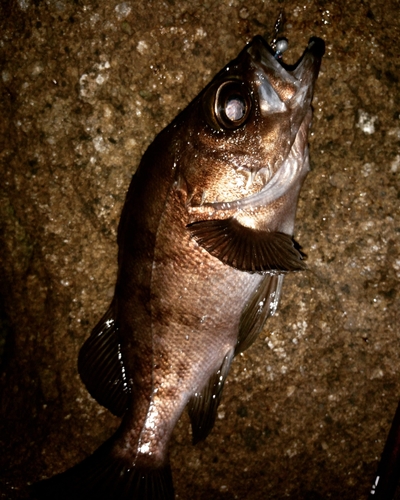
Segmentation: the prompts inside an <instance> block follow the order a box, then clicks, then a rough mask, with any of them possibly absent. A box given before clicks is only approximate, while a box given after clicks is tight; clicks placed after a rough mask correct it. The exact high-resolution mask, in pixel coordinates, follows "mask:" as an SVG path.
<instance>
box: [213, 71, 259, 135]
mask: <svg viewBox="0 0 400 500" xmlns="http://www.w3.org/2000/svg"><path fill="white" fill-rule="evenodd" d="M251 104H252V101H251V96H250V91H249V89H248V88H247V86H246V85H245V84H244V82H241V81H234V80H229V81H226V82H224V83H223V84H222V85H220V86H219V87H218V90H217V92H216V94H215V103H214V112H215V116H216V118H217V121H218V123H219V125H220V126H221V127H223V128H228V129H235V128H238V127H240V126H241V125H243V124H244V123H245V121H246V120H247V118H248V117H249V114H250V110H251Z"/></svg>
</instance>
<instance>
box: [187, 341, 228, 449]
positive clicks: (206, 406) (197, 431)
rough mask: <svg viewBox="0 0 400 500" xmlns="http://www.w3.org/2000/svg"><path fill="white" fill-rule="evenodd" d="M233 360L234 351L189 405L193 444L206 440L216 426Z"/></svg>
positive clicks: (192, 398) (225, 358) (226, 357)
mask: <svg viewBox="0 0 400 500" xmlns="http://www.w3.org/2000/svg"><path fill="white" fill-rule="evenodd" d="M232 359H233V350H232V351H230V352H229V353H228V354H227V355H226V356H225V357H224V360H223V362H222V365H221V368H220V369H219V370H218V371H217V372H216V373H213V374H212V375H211V377H210V378H209V380H208V382H207V384H206V385H205V386H204V388H203V389H202V390H201V391H200V392H196V394H194V395H193V396H192V397H191V398H190V400H189V403H188V410H189V417H190V421H191V423H192V441H193V444H196V443H198V442H199V441H203V440H204V439H206V437H207V436H208V434H209V433H210V431H211V429H212V428H213V426H214V422H215V418H216V415H217V409H218V406H219V403H220V401H221V397H222V389H223V387H224V383H225V379H226V377H227V375H228V372H229V367H230V366H231V362H232Z"/></svg>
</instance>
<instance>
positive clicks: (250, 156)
mask: <svg viewBox="0 0 400 500" xmlns="http://www.w3.org/2000/svg"><path fill="white" fill-rule="evenodd" d="M323 53H324V42H323V41H322V40H321V39H318V38H312V39H311V40H310V41H309V44H308V46H307V48H306V50H305V51H304V53H303V55H302V56H301V58H300V59H299V61H298V62H297V63H296V64H294V65H292V66H289V65H286V64H284V63H283V61H282V60H281V59H279V58H278V57H277V54H276V53H275V52H274V51H273V50H272V48H271V47H270V46H269V45H268V44H267V42H266V41H265V40H264V39H263V38H262V37H261V36H257V37H255V38H254V39H253V40H252V41H251V43H249V44H248V45H247V46H246V47H245V48H244V49H243V50H242V52H241V53H240V54H239V56H238V57H237V58H236V59H234V60H233V61H231V62H230V63H229V64H228V65H227V66H225V68H223V69H222V70H221V71H220V72H219V73H218V74H217V75H216V77H215V78H214V79H213V81H212V82H211V83H210V84H209V85H208V86H207V87H206V88H205V89H204V91H203V92H202V93H201V94H200V95H199V96H198V97H197V98H196V99H195V100H194V101H193V102H192V104H191V105H190V106H189V107H188V108H187V110H186V113H187V114H186V119H185V120H184V122H185V125H184V129H182V130H181V134H180V137H181V139H180V141H179V147H178V148H176V151H178V158H177V162H176V164H177V165H178V168H177V184H176V185H177V186H178V188H180V189H182V190H183V191H184V192H185V196H186V203H187V206H188V207H189V211H190V213H191V214H192V216H193V218H194V219H193V220H195V219H199V218H200V219H201V218H203V219H204V217H206V218H215V217H217V218H222V217H224V216H226V215H227V214H226V213H225V215H224V211H229V212H230V213H231V212H232V211H235V212H236V213H238V212H240V213H241V217H242V219H243V220H245V219H246V217H247V218H248V212H249V211H251V212H252V213H253V214H254V212H255V211H256V212H258V213H259V214H260V217H258V218H257V217H254V216H252V217H251V219H252V220H251V221H250V222H249V224H250V225H252V226H255V225H257V220H258V221H261V220H262V221H263V222H262V225H263V226H264V228H267V229H268V230H283V231H284V232H289V233H290V231H291V230H292V226H293V222H294V212H295V208H296V204H297V198H298V193H299V190H300V187H301V185H302V183H303V181H304V178H305V176H306V174H307V171H308V168H309V163H308V148H307V138H308V130H309V127H310V123H311V115H312V112H311V101H312V96H313V89H314V84H315V81H316V78H317V75H318V71H319V68H320V63H321V58H322V55H323ZM285 196H286V198H285ZM271 204H272V205H273V206H272V207H271ZM278 205H279V207H280V210H278V212H279V213H281V216H279V217H277V213H278V212H277V207H278ZM293 205H294V209H293V208H292V207H293ZM266 207H268V210H267V211H269V213H270V216H266V210H265V208H266ZM279 207H278V208H279ZM285 207H286V208H285ZM261 212H263V214H262V216H261ZM274 214H275V215H274ZM288 214H289V215H290V216H288ZM291 215H293V216H291ZM273 218H274V219H275V222H274V221H273V220H272V219H273ZM283 219H285V221H286V222H285V221H284V220H283ZM289 219H290V220H289ZM291 219H293V221H291ZM255 221H256V222H255ZM271 224H272V226H271Z"/></svg>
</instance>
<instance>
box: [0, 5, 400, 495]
mask: <svg viewBox="0 0 400 500" xmlns="http://www.w3.org/2000/svg"><path fill="white" fill-rule="evenodd" d="M281 8H283V9H284V10H285V14H286V18H287V22H286V25H285V32H284V34H285V36H287V38H288V39H289V44H290V45H289V46H290V50H289V51H288V53H287V57H286V59H287V60H288V61H295V60H297V58H298V57H299V55H300V54H301V53H302V51H303V49H304V48H305V46H306V44H307V41H308V39H309V38H310V37H311V36H314V35H315V36H320V37H322V38H323V39H324V40H325V42H326V45H327V50H326V55H325V57H324V60H323V64H322V69H321V74H320V77H319V80H318V83H317V88H316V91H315V99H314V108H315V114H314V122H313V133H312V137H311V163H312V171H311V172H310V174H309V176H308V178H307V181H306V183H305V186H304V188H303V190H302V194H301V201H300V205H299V210H298V217H297V224H296V238H297V240H298V241H300V243H301V244H302V246H303V249H304V251H305V252H306V253H307V254H308V268H309V270H308V271H307V272H304V273H301V274H296V275H293V276H290V277H288V278H287V279H286V282H285V285H284V290H283V297H282V301H281V304H280V308H279V313H278V314H277V315H276V316H275V317H274V318H272V319H271V320H270V321H268V323H267V325H266V328H265V330H264V332H263V333H262V334H261V335H260V337H259V339H258V341H257V342H256V343H255V344H254V346H252V348H251V349H249V350H248V351H246V353H244V355H242V356H240V357H239V358H238V359H237V360H236V361H235V362H234V364H233V367H232V370H231V373H230V375H229V377H228V381H227V384H226V387H225V393H224V397H223V401H222V405H221V407H220V409H219V414H218V420H217V422H216V425H215V428H214V430H213V432H212V433H211V435H210V436H209V438H208V439H207V440H206V441H205V442H204V443H201V444H199V445H197V446H196V447H192V445H191V444H190V433H189V423H188V417H187V416H186V415H184V416H183V417H182V419H181V421H180V422H179V424H178V426H177V429H176V431H175V433H174V439H173V443H172V446H171V460H172V468H173V475H174V481H175V487H176V493H177V499H187V498H191V499H192V500H200V499H207V500H209V499H213V500H231V499H247V500H258V499H265V498H271V499H272V498H273V499H283V498H293V499H310V500H311V499H313V500H315V499H328V498H336V499H337V498H340V499H342V500H346V499H349V500H350V499H352V500H353V499H355V498H360V499H362V498H366V497H367V495H368V492H369V489H370V485H371V482H372V480H373V477H374V473H375V470H376V466H377V461H378V459H379V456H380V453H381V451H382V448H383V445H384V442H385V440H386V435H387V432H388V430H389V427H390V423H391V420H392V418H393V415H394V411H395V409H396V406H397V402H398V400H399V398H400V380H399V375H400V363H399V349H400V326H399V325H400V313H399V310H400V309H399V302H400V299H399V278H400V251H399V250H400V248H399V247H400V243H399V233H400V221H399V209H398V207H399V198H400V185H399V184H400V183H399V176H400V148H399V146H400V88H399V87H400V71H399V70H400V63H399V59H398V47H399V44H400V18H399V15H398V1H396V0H387V1H385V2H384V1H382V0H379V1H375V0H371V1H370V2H367V3H366V2H361V1H359V0H356V1H355V2H347V1H346V2H345V1H344V0H337V1H333V0H319V1H317V0H306V1H304V2H298V1H296V0H280V1H278V2H277V3H268V4H265V3H264V2H262V1H260V0H255V1H252V2H245V1H240V0H229V1H228V0H225V1H221V2H215V1H201V2H200V1H198V0H188V1H185V2H176V1H174V0H168V1H159V0H154V1H152V2H142V1H135V2H134V1H127V2H122V3H120V2H118V1H115V0H109V1H107V2H96V1H84V0H83V1H81V0H78V1H76V2H70V1H67V0H54V1H51V0H14V1H12V0H4V1H3V2H2V3H1V7H0V9H1V13H0V26H1V28H0V61H1V65H0V70H1V75H0V76H1V78H0V88H1V100H0V109H1V120H0V130H1V134H0V143H1V146H0V168H1V179H2V182H1V184H0V239H1V243H0V245H1V254H0V255H1V268H0V297H1V308H0V353H1V361H2V365H1V366H2V374H1V379H0V383H1V386H0V389H1V406H0V426H1V431H0V449H1V450H2V453H1V456H0V471H1V477H0V498H7V499H17V498H18V499H19V498H20V499H23V498H27V493H26V484H27V483H29V482H33V481H35V480H38V479H40V478H44V477H48V476H50V475H52V474H54V473H56V472H60V471H62V470H64V469H65V468H67V467H69V466H71V465H73V464H74V463H76V462H77V461H79V460H81V459H82V458H84V457H85V456H86V455H88V454H89V453H90V452H91V451H93V450H94V449H95V448H96V447H97V446H98V445H99V444H100V443H101V442H102V441H104V439H105V438H106V437H107V436H109V435H110V434H111V433H112V430H113V429H115V427H116V426H117V425H118V420H117V419H115V418H113V417H112V416H110V414H109V413H108V412H107V411H106V410H105V409H103V408H101V407H100V406H99V405H97V404H96V402H94V401H93V400H91V399H90V397H89V396H88V394H87V392H86V390H85V388H84V387H83V385H82V383H81V382H80V379H79V376H78V373H77V368H76V359H77V353H78V351H79V348H80V346H81V345H82V343H83V341H84V339H85V338H86V337H87V336H88V334H89V333H90V330H91V328H92V327H93V326H94V325H95V323H96V321H97V320H98V319H99V318H100V316H101V315H102V314H103V312H104V311H105V308H106V307H107V305H108V303H109V301H110V298H111V297H112V293H113V286H114V282H115V273H116V253H117V247H116V229H117V224H118V219H119V215H120V212H121V208H122V205H123V202H124V197H125V193H126V190H127V187H128V185H129V182H130V178H131V175H132V174H133V173H134V171H135V169H136V167H137V165H138V163H139V161H140V158H141V155H142V154H143V152H144V151H145V149H146V147H147V146H148V145H149V143H150V142H151V141H152V139H153V138H154V137H155V135H156V134H157V133H158V132H159V131H160V130H161V129H162V128H163V127H164V126H166V125H167V124H168V123H169V122H170V121H171V120H172V118H173V117H174V116H175V115H176V114H177V113H178V111H180V110H181V109H183V108H184V107H185V105H186V104H187V103H188V102H189V101H190V100H191V99H192V98H193V97H194V96H195V95H196V94H197V93H198V92H199V91H200V90H201V89H202V88H203V87H204V85H205V84H206V83H207V82H208V81H209V80H210V79H211V77H212V76H213V75H214V74H215V73H216V72H217V71H218V70H219V69H220V68H221V67H222V66H223V65H224V64H226V63H227V62H228V61H229V60H230V59H232V57H234V56H235V55H236V54H237V53H238V52H239V50H240V49H241V48H242V47H243V46H244V44H245V43H246V42H248V41H249V40H250V39H251V38H252V37H253V36H254V35H256V34H262V35H265V36H266V37H267V39H271V36H272V28H273V24H274V21H275V19H276V17H277V15H278V13H279V10H280V9H281Z"/></svg>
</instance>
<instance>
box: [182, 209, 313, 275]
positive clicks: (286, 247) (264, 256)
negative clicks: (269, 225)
mask: <svg viewBox="0 0 400 500" xmlns="http://www.w3.org/2000/svg"><path fill="white" fill-rule="evenodd" d="M187 227H188V229H189V231H190V234H191V236H192V238H194V239H195V240H196V241H197V243H198V244H199V245H200V246H201V247H203V248H204V249H205V250H207V252H209V253H210V254H211V255H213V256H214V257H217V258H218V259H219V260H220V261H221V262H223V263H224V264H227V265H229V266H231V267H234V268H236V269H239V270H240V271H248V272H258V273H267V272H270V273H274V272H287V271H300V270H302V269H304V267H305V266H304V263H303V258H304V255H303V254H302V253H301V252H300V250H298V245H297V244H296V243H295V242H294V241H293V238H292V237H291V236H289V235H288V234H285V233H279V232H268V231H260V230H257V229H252V228H250V227H246V226H243V225H242V224H240V223H239V222H238V221H237V220H236V219H235V218H234V217H231V218H229V219H222V220H219V219H218V220H206V221H199V222H194V223H192V224H189V225H188V226H187ZM296 247H297V248H296Z"/></svg>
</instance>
